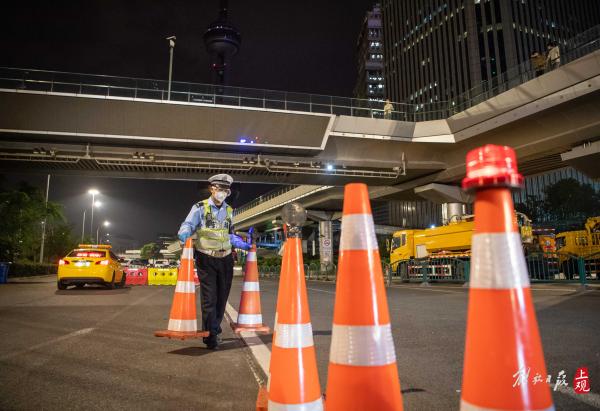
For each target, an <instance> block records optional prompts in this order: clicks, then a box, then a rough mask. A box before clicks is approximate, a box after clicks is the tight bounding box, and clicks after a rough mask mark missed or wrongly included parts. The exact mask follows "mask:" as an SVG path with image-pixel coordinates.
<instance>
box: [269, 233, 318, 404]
mask: <svg viewBox="0 0 600 411" xmlns="http://www.w3.org/2000/svg"><path fill="white" fill-rule="evenodd" d="M290 235H291V237H289V238H288V239H287V241H286V243H285V247H284V255H283V260H282V262H281V276H280V280H279V293H278V296H277V309H276V318H275V330H274V332H273V346H272V349H271V363H270V375H269V383H268V388H267V390H268V399H269V400H268V409H269V410H277V411H279V410H289V411H292V410H307V411H322V410H323V400H322V397H321V386H320V384H319V374H318V372H317V359H316V355H315V347H314V342H313V333H312V325H311V322H310V312H309V309H308V298H307V296H306V282H305V280H304V264H303V261H302V239H301V238H300V236H299V233H291V234H290ZM260 396H261V394H260V393H259V401H260ZM257 409H260V407H259V404H258V402H257Z"/></svg>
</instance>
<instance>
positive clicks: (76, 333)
mask: <svg viewBox="0 0 600 411" xmlns="http://www.w3.org/2000/svg"><path fill="white" fill-rule="evenodd" d="M161 291H162V289H160V288H159V289H157V290H156V291H155V292H154V293H151V294H148V295H146V296H144V297H142V298H138V299H137V300H135V301H133V302H132V303H131V304H128V305H126V306H124V307H123V308H121V309H120V310H118V311H117V312H115V313H114V314H112V315H110V316H108V317H106V318H104V319H102V320H100V321H98V322H97V323H96V324H95V327H90V328H82V329H80V330H77V331H73V332H71V333H68V334H65V335H61V336H59V337H56V338H53V339H51V340H48V341H44V342H42V343H39V344H35V345H32V346H30V347H28V348H24V349H21V350H18V351H13V352H11V353H7V354H4V355H3V356H0V361H4V360H8V359H10V358H14V357H18V356H20V355H23V354H27V353H30V352H32V351H36V350H38V349H40V348H44V347H47V346H49V345H53V344H56V343H59V342H61V341H64V340H68V339H71V338H74V337H79V336H81V335H86V334H89V333H91V332H92V331H94V330H96V329H98V328H99V327H100V326H101V325H103V324H106V323H108V322H110V321H112V320H114V319H115V318H116V317H118V316H119V315H121V314H122V313H123V312H124V311H126V310H127V309H128V308H130V307H132V306H134V305H137V304H139V303H141V302H142V301H144V300H147V299H148V298H150V297H153V296H154V295H156V294H158V293H159V292H161Z"/></svg>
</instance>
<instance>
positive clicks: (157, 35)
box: [0, 0, 374, 247]
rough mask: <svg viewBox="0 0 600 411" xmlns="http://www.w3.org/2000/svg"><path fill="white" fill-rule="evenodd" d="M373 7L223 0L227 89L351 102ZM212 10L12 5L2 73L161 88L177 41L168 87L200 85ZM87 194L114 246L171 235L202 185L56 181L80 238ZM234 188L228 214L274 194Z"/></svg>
mask: <svg viewBox="0 0 600 411" xmlns="http://www.w3.org/2000/svg"><path fill="white" fill-rule="evenodd" d="M373 3H374V2H373V1H368V0H361V1H359V0H352V1H349V0H344V1H342V0H337V1H316V0H310V1H307V0H303V1H272V0H261V1H256V0H254V1H252V0H245V1H242V0H230V1H229V19H230V21H231V22H232V23H233V24H234V25H235V26H236V27H237V28H238V29H239V30H240V32H241V34H242V46H241V49H240V52H239V53H238V55H236V56H235V57H234V59H233V62H232V66H231V68H232V69H231V77H230V85H233V86H240V87H255V88H266V89H274V90H286V91H297V92H310V93H316V94H328V95H337V96H351V95H352V90H353V88H354V84H355V82H356V40H357V37H358V33H359V31H360V26H361V22H362V19H363V18H364V15H365V12H366V11H367V9H369V8H370V7H371V6H372V4H373ZM217 12H218V1H217V0H211V1H208V0H196V1H184V0H180V1H174V0H170V1H166V0H162V1H157V0H143V1H142V0H126V1H123V0H119V1H116V0H102V1H100V0H86V1H52V2H39V3H38V2H9V3H6V4H4V5H3V10H2V15H3V19H2V20H3V22H2V25H0V34H1V35H2V43H1V44H2V47H1V48H0V50H1V53H0V66H3V67H18V68H32V69H46V70H58V71H68V72H81V73H90V74H106V75H115V76H129V77H137V78H155V79H164V80H166V78H167V73H168V57H169V56H168V42H167V40H165V37H167V36H169V35H176V36H177V43H176V47H175V56H174V64H173V80H174V81H186V82H199V83H208V82H210V72H209V68H208V54H207V53H206V51H205V48H204V43H203V41H202V35H203V33H204V31H205V29H206V27H207V26H208V24H210V23H211V22H212V21H214V20H215V18H216V17H217ZM6 177H7V181H8V183H9V184H10V183H15V182H17V181H19V180H26V181H28V182H30V183H31V184H34V185H36V186H39V187H44V188H45V181H46V177H45V176H44V175H31V174H23V175H17V174H7V175H6ZM91 187H95V188H97V189H98V190H100V191H101V193H102V195H101V196H100V198H99V199H100V200H101V201H103V203H104V206H103V207H102V208H101V209H100V211H98V212H95V215H94V220H95V223H94V225H96V222H98V221H102V220H104V219H108V220H109V221H111V222H112V223H113V226H112V227H111V228H110V229H109V232H110V233H111V235H112V236H114V238H115V239H116V240H117V243H116V245H118V246H120V247H132V246H139V245H142V244H144V243H145V242H148V241H151V240H153V239H155V238H156V235H157V234H158V233H175V232H176V231H177V229H178V227H179V224H180V223H181V221H182V220H183V219H184V217H185V215H186V214H187V212H188V211H189V209H190V207H191V205H192V204H194V203H195V202H196V201H198V200H200V199H202V198H204V197H205V195H204V191H203V190H204V187H205V185H204V184H199V183H194V182H183V181H158V180H133V179H104V178H89V177H66V176H53V178H52V183H51V189H50V199H51V200H53V201H57V202H59V203H61V204H63V205H64V208H65V213H66V215H67V218H68V220H69V222H70V223H71V224H72V225H73V228H74V232H75V233H77V234H78V235H81V220H82V213H83V209H84V208H85V207H86V206H87V207H88V209H89V203H90V196H89V195H88V194H87V190H88V189H89V188H91ZM236 188H237V190H236V191H238V196H237V198H235V199H231V200H233V201H230V202H231V203H232V205H234V206H238V205H241V204H243V203H244V202H246V201H248V200H251V199H252V198H254V197H255V196H257V195H258V194H260V193H263V192H265V191H268V190H270V189H272V188H274V187H273V186H268V185H251V184H246V185H244V186H242V185H237V187H236ZM88 213H89V211H88ZM88 215H89V214H88ZM87 224H89V217H88V220H87ZM86 231H87V232H88V233H89V226H88V227H87V228H86ZM116 237H120V239H118V238H116Z"/></svg>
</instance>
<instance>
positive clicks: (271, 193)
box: [233, 185, 298, 216]
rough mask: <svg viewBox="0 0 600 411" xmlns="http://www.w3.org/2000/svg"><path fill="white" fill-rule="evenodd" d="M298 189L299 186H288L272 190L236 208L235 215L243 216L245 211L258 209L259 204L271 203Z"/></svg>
mask: <svg viewBox="0 0 600 411" xmlns="http://www.w3.org/2000/svg"><path fill="white" fill-rule="evenodd" d="M296 187H298V186H297V185H287V186H283V187H278V188H276V189H274V190H271V191H269V192H267V193H265V194H263V195H260V196H258V197H257V198H255V199H254V200H252V201H249V202H247V203H245V204H244V205H242V206H240V207H238V208H236V209H235V210H234V211H233V215H234V216H236V215H239V214H242V213H243V212H244V211H247V210H250V209H251V208H253V207H256V206H257V205H259V204H262V203H264V202H265V201H269V200H271V199H273V198H276V197H279V196H280V195H282V194H285V193H287V192H288V191H292V190H293V189H294V188H296Z"/></svg>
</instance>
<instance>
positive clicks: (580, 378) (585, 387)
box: [573, 367, 590, 394]
mask: <svg viewBox="0 0 600 411" xmlns="http://www.w3.org/2000/svg"><path fill="white" fill-rule="evenodd" d="M573 390H574V391H575V392H576V393H577V394H587V393H588V392H590V374H589V372H588V369H587V367H580V368H578V369H577V372H576V373H575V378H573Z"/></svg>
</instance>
